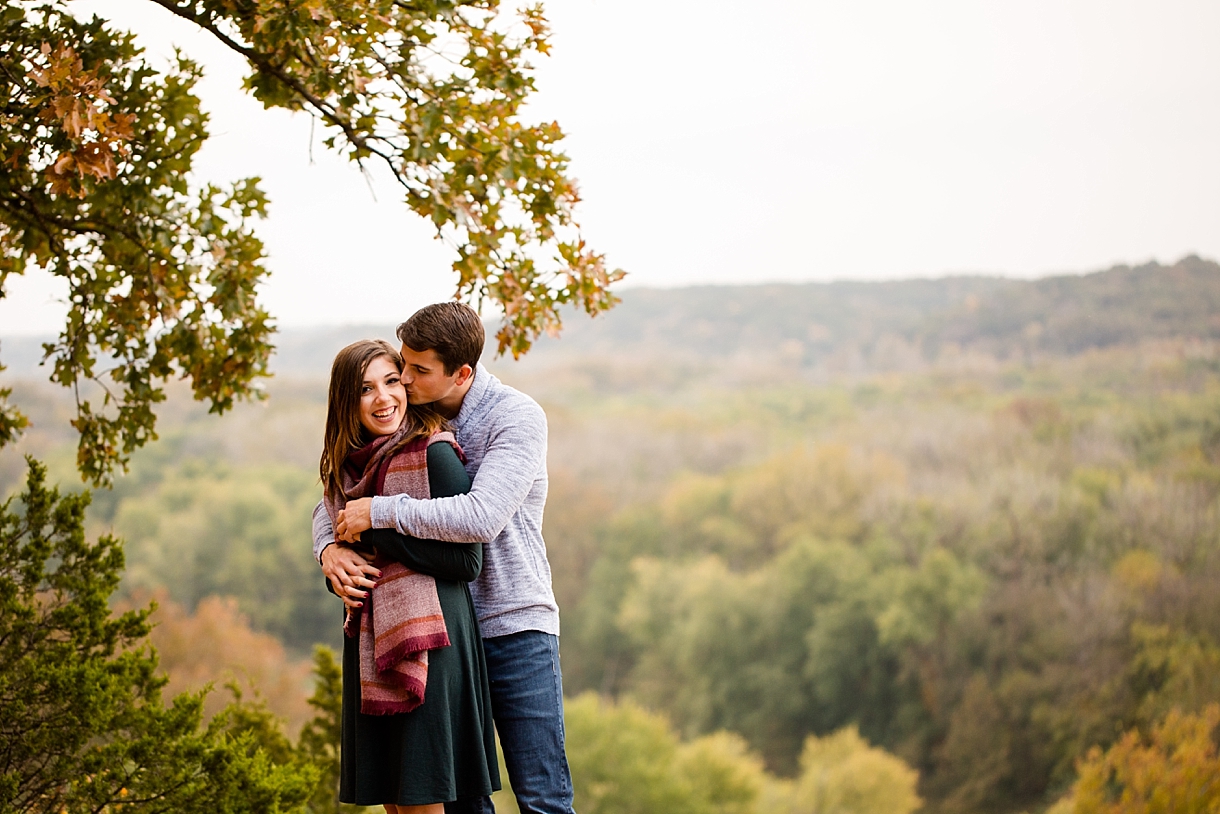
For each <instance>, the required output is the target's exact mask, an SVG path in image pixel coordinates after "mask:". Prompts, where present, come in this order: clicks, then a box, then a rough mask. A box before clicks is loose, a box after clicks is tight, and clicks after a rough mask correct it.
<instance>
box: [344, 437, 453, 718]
mask: <svg viewBox="0 0 1220 814" xmlns="http://www.w3.org/2000/svg"><path fill="white" fill-rule="evenodd" d="M408 431H409V430H408V427H407V422H406V421H404V422H403V426H401V427H400V428H399V429H398V432H395V433H394V434H392V435H386V436H382V437H380V438H375V439H374V440H373V441H371V442H369V443H368V444H366V445H365V446H363V447H361V448H360V449H358V450H356V451H355V452H353V453H351V454H350V455H348V457H347V460H346V461H345V462H344V464H343V470H342V472H341V473H340V474H341V477H342V479H343V490H344V491H345V492H346V493H347V496H348V499H352V500H354V499H357V498H361V497H372V496H374V495H399V494H405V495H409V496H410V497H413V498H419V499H426V498H429V497H431V496H432V494H431V490H430V488H429V486H428V447H429V446H431V445H432V444H435V443H438V442H445V443H449V444H452V445H453V448H454V449H456V450H457V453H458V456H459V457H461V456H462V450H461V447H459V446H458V445H457V440H456V439H455V438H454V437H453V434H452V433H448V432H440V433H437V434H435V435H433V436H431V437H430V438H416V439H414V440H412V441H408V442H406V443H404V442H403V439H404V438H405V437H406V434H407V432H408ZM325 503H326V511H327V513H328V514H329V515H330V519H331V523H334V522H335V518H336V517H337V516H338V514H339V511H340V510H341V509H342V508H343V506H344V505H346V501H345V500H344V499H343V498H342V497H341V496H339V495H333V494H331V493H330V490H329V489H328V490H327V494H326V498H325ZM373 565H374V566H375V567H377V568H378V569H379V570H380V571H381V578H380V579H379V580H377V584H376V586H375V587H374V589H373V590H371V591H369V595H368V596H367V597H366V598H365V600H364V607H363V608H357V609H348V614H347V619H346V621H344V623H343V632H344V634H345V635H347V636H348V637H349V638H350V637H353V636H357V637H358V639H357V646H358V648H359V652H360V711H361V712H363V713H364V714H366V715H392V714H395V713H399V712H410V711H411V710H413V709H415V708H416V707H418V706H419V705H420V704H422V703H423V702H424V690H425V688H426V686H427V682H428V651H429V650H431V649H432V648H436V647H448V646H449V633H448V631H447V630H446V629H445V618H444V616H442V615H441V603H440V599H439V598H438V597H437V594H436V580H434V579H433V578H432V577H430V576H428V575H426V574H420V573H417V572H415V571H412V570H411V569H409V568H407V567H406V566H405V565H403V564H402V563H399V562H397V561H396V560H392V559H390V558H389V557H386V556H384V555H382V554H381V553H379V552H374V557H373ZM374 597H376V600H377V601H376V603H374V601H373V599H374ZM374 604H375V605H376V611H375V612H374ZM361 611H363V612H361ZM357 627H358V631H357V630H356V628H357Z"/></svg>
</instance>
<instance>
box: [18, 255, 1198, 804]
mask: <svg viewBox="0 0 1220 814" xmlns="http://www.w3.org/2000/svg"><path fill="white" fill-rule="evenodd" d="M392 331H393V326H376V327H375V328H374V327H364V328H361V327H356V328H350V329H343V330H328V331H318V332H287V333H286V334H285V335H284V336H283V337H282V340H281V344H280V355H279V357H278V360H277V365H278V368H277V369H278V370H279V374H278V376H277V378H276V379H274V380H272V381H271V382H270V383H269V384H268V391H269V393H270V396H271V397H270V399H269V400H268V401H267V402H266V403H264V404H259V405H251V406H244V407H242V408H240V409H239V410H238V411H237V412H236V414H234V415H232V416H227V417H225V418H224V419H221V420H217V419H215V418H214V417H209V416H207V415H205V414H204V412H203V410H202V409H200V408H198V407H197V406H196V405H194V404H192V403H190V402H189V401H188V400H185V399H171V402H170V404H169V405H168V406H167V409H166V410H165V411H164V413H163V415H164V418H163V419H162V425H161V427H162V433H161V434H162V439H161V441H159V442H158V443H157V444H156V445H153V446H152V447H150V448H149V449H147V450H145V451H142V452H141V453H140V454H138V455H137V456H136V457H135V459H134V461H133V466H132V468H131V472H130V473H129V474H128V475H127V476H126V477H123V478H120V479H119V481H118V483H117V485H116V487H115V488H114V490H112V491H110V492H100V493H98V494H96V495H95V498H94V503H93V507H92V509H91V513H90V515H89V521H90V524H91V525H92V526H93V527H94V529H95V530H102V529H111V528H113V530H114V531H115V532H116V533H118V534H119V535H120V536H122V537H124V538H125V539H126V541H127V547H126V548H127V559H128V568H127V572H126V577H125V580H124V585H123V588H122V591H121V593H122V595H123V601H127V602H133V601H140V600H141V598H143V597H146V596H147V595H148V594H149V593H150V592H156V591H159V592H160V594H159V595H160V596H161V597H162V604H163V606H164V607H163V610H162V611H160V612H159V613H160V614H161V616H162V617H163V618H164V620H165V621H164V622H163V624H162V628H161V629H159V631H160V633H158V634H156V635H160V636H162V639H161V640H160V642H159V643H158V646H159V647H160V648H162V650H163V651H165V652H166V653H167V654H169V653H180V654H181V655H180V656H176V657H174V658H170V659H167V662H168V663H169V667H170V673H171V676H173V675H174V670H175V667H174V664H179V665H180V666H179V667H177V668H176V669H177V670H178V671H179V672H180V673H183V674H186V673H187V672H189V671H191V670H194V671H195V675H196V677H197V680H203V679H204V678H210V679H212V680H217V681H223V680H228V679H227V678H226V677H225V676H226V675H228V674H224V675H222V673H223V670H221V669H220V665H222V664H223V663H231V664H233V665H236V666H234V667H232V668H231V673H232V675H233V676H234V677H235V678H236V680H238V684H239V685H241V684H242V682H243V681H244V682H245V685H251V686H259V685H260V684H261V685H262V687H263V690H262V691H263V692H264V694H266V695H268V696H269V697H271V696H272V695H274V696H275V698H271V700H273V701H276V699H277V698H278V697H281V696H282V697H284V698H288V697H292V691H291V689H290V688H291V687H292V686H299V687H300V689H299V693H298V696H299V699H304V698H305V697H306V696H308V694H309V692H310V687H309V686H308V684H309V682H308V678H307V668H302V667H301V666H300V665H301V664H302V663H303V662H304V660H305V659H306V658H307V655H308V652H309V648H310V646H311V645H312V644H313V643H315V642H325V643H330V644H336V643H337V642H338V615H339V610H338V607H337V604H336V602H335V600H334V599H333V597H331V596H330V595H329V594H326V593H325V591H324V590H323V589H322V586H321V582H320V579H319V576H318V571H317V566H316V565H315V564H314V563H313V561H312V558H311V557H310V555H309V532H308V529H309V510H310V508H311V507H312V505H313V503H314V501H316V499H317V497H318V494H319V491H318V486H317V478H316V460H317V447H318V439H319V438H320V437H321V424H322V418H323V411H324V398H325V375H326V372H327V370H328V367H329V360H330V357H331V356H332V355H333V353H334V351H335V350H336V349H337V348H338V347H339V346H341V345H342V344H343V342H345V341H347V340H348V339H350V338H356V337H362V336H370V335H380V336H383V337H386V338H391V337H392ZM1217 332H1220V267H1218V266H1217V265H1216V264H1214V263H1210V262H1208V261H1203V260H1200V259H1198V258H1193V257H1191V258H1186V259H1184V260H1182V261H1181V262H1179V263H1177V264H1176V265H1174V266H1171V267H1161V266H1157V265H1155V264H1152V265H1148V266H1143V267H1139V268H1126V267H1120V268H1116V269H1112V270H1110V271H1107V272H1101V273H1098V274H1093V275H1086V276H1082V277H1062V278H1051V279H1045V280H1038V281H1011V280H999V279H989V278H958V279H948V280H936V281H910V282H896V283H873V284H866V283H851V284H848V283H837V284H831V285H808V286H757V287H741V288H710V287H709V288H697V289H682V290H674V291H643V290H637V291H628V292H626V293H625V294H624V303H623V304H622V305H621V306H620V307H619V308H618V309H616V310H615V311H614V312H612V313H611V314H610V315H608V316H606V317H603V318H599V319H598V320H596V321H593V322H578V321H576V320H573V324H572V325H571V326H569V328H568V329H567V330H566V331H565V333H564V335H563V337H562V338H561V339H558V340H546V341H544V342H542V343H541V344H540V347H539V348H538V349H537V350H536V351H535V352H534V353H532V354H531V355H530V356H529V357H528V358H527V359H526V360H524V361H523V362H520V363H515V364H514V363H507V362H502V361H498V362H495V363H494V364H493V369H494V370H495V371H496V372H497V373H498V375H501V376H502V377H503V378H504V379H506V380H507V381H509V382H510V383H513V384H516V385H517V386H519V387H521V388H522V389H524V390H526V391H527V392H530V393H531V394H533V395H535V396H536V397H537V398H538V399H539V400H540V401H541V402H542V403H543V405H544V406H545V407H546V409H547V412H548V416H549V418H550V423H551V449H550V470H551V478H552V480H551V495H550V499H549V501H548V506H547V528H546V537H547V541H548V546H549V550H550V557H551V563H552V566H553V569H554V577H555V587H556V592H557V594H558V596H559V601H560V606H561V609H562V614H563V636H562V638H561V642H562V649H563V664H564V671H565V679H566V687H567V689H568V691H569V693H570V694H571V695H572V696H573V699H574V700H573V701H572V703H571V706H572V711H571V712H570V716H569V717H570V723H569V726H570V727H571V730H572V732H571V736H570V738H571V749H572V752H573V765H574V767H575V768H576V770H577V774H578V777H577V785H578V792H580V793H581V794H582V795H585V796H584V798H583V800H582V802H583V803H584V806H583V808H582V810H593V811H606V812H608V811H624V812H626V811H646V810H661V808H665V809H666V810H689V811H692V812H693V811H724V812H728V811H743V812H744V811H753V810H771V811H779V810H791V811H798V810H800V811H822V810H833V806H832V802H833V800H832V799H831V798H833V794H837V793H844V794H846V793H848V792H843V791H842V789H843V788H849V787H851V784H852V783H854V782H856V780H855V779H853V778H858V777H863V776H869V777H878V776H879V777H884V778H888V779H887V780H885V781H884V782H883V783H881V784H880V786H879V787H877V788H875V789H874V792H872V793H873V794H874V796H873V797H868V794H866V793H865V792H860V794H861V795H863V797H861V798H860V799H871V800H873V801H874V802H873V803H868V804H864V803H862V804H861V806H863V807H857V808H854V809H849V810H861V811H863V810H876V811H902V810H910V809H911V808H912V807H913V806H914V805H916V803H917V801H916V798H915V796H914V794H915V792H914V790H912V786H913V784H914V782H915V780H914V775H910V776H909V780H904V778H907V777H908V776H907V775H905V774H903V772H904V771H908V772H909V771H910V770H909V769H907V768H906V767H905V766H904V765H903V764H904V763H905V764H906V766H909V767H911V768H912V769H914V770H915V771H917V772H918V789H917V790H918V794H919V796H920V797H921V798H922V799H923V801H924V805H925V809H926V810H930V811H943V812H967V811H996V812H1010V811H1011V812H1016V811H1022V810H1026V811H1033V810H1040V809H1043V808H1045V807H1046V806H1049V805H1050V804H1052V803H1054V802H1055V801H1056V800H1057V799H1059V798H1060V797H1061V796H1062V795H1063V794H1065V793H1066V792H1067V791H1068V790H1069V788H1070V786H1071V784H1072V783H1073V781H1074V780H1075V778H1076V777H1077V772H1078V766H1080V765H1083V764H1080V763H1079V761H1081V760H1083V759H1084V758H1085V756H1086V755H1087V754H1088V753H1089V750H1090V748H1091V747H1094V746H1099V747H1101V748H1102V749H1106V748H1109V747H1111V746H1113V745H1115V744H1120V742H1121V739H1122V738H1123V736H1124V733H1129V732H1136V733H1144V734H1145V735H1148V736H1149V737H1151V733H1154V732H1160V731H1162V730H1164V731H1169V729H1172V727H1173V726H1178V724H1176V723H1174V721H1175V720H1176V719H1172V718H1170V719H1169V721H1170V722H1169V724H1165V721H1166V720H1167V716H1169V715H1170V713H1171V711H1172V710H1177V711H1178V712H1180V713H1181V714H1184V715H1191V714H1204V713H1205V710H1206V709H1207V705H1208V704H1209V703H1212V702H1217V701H1220V645H1218V643H1220V594H1218V593H1217V592H1216V591H1215V585H1216V584H1218V581H1220V559H1218V547H1217V531H1218V530H1220V524H1218V517H1217V510H1218V508H1220V503H1218V502H1217V499H1218V497H1220V352H1218V348H1217V346H1216V344H1215V340H1216V339H1217ZM26 344H30V343H28V342H27V343H26ZM4 347H5V355H6V358H8V359H14V358H15V357H14V354H13V352H12V351H13V348H12V346H11V345H10V343H9V342H5V345H4ZM13 367H14V369H15V370H18V372H22V371H23V369H22V368H21V362H20V361H19V360H16V361H15V363H14V365H13ZM13 387H14V397H15V399H16V400H18V402H19V403H21V404H24V405H26V406H28V407H29V408H30V410H29V411H30V414H31V416H32V417H33V418H34V422H35V426H34V427H33V428H32V429H31V431H30V432H29V434H28V435H27V437H26V439H25V440H24V441H23V442H22V445H21V446H20V447H18V448H17V449H16V450H6V451H5V452H4V454H3V456H0V489H2V490H3V491H4V492H5V493H7V492H10V491H12V490H13V489H15V488H16V484H17V480H18V479H19V477H20V476H21V472H22V471H23V464H22V462H21V461H20V459H19V455H18V453H19V452H21V451H29V452H34V453H36V454H38V455H40V456H41V457H43V458H45V459H48V460H49V461H50V462H51V464H52V468H53V471H57V472H58V474H59V476H60V480H61V481H63V482H65V483H67V482H70V481H71V480H72V478H73V475H72V454H73V451H72V449H71V446H70V444H69V443H68V441H69V439H68V436H67V435H66V434H63V428H64V427H66V420H65V415H66V414H67V412H66V411H67V410H68V405H67V403H66V401H65V399H64V397H63V395H62V394H61V393H59V392H57V391H54V390H51V389H49V388H48V387H47V386H44V385H41V384H38V383H35V382H33V381H31V380H26V379H19V380H17V381H16V382H14V383H13ZM214 597H232V599H231V600H219V599H215V598H214ZM242 619H244V620H246V621H248V624H249V626H250V628H251V630H247V629H246V628H245V627H244V625H245V624H246V622H243V621H242ZM223 631H246V632H245V633H241V634H240V635H237V634H234V636H231V637H229V639H226V638H225V634H224V633H223ZM260 635H270V636H273V637H274V638H275V640H277V641H278V642H280V643H282V644H283V646H284V648H285V649H284V650H283V651H279V652H276V651H275V650H274V648H272V647H269V646H268V645H267V641H269V640H264V639H258V636H260ZM242 636H245V637H246V638H244V639H243V638H241V637H242ZM175 637H176V638H175ZM192 637H194V638H196V639H198V640H199V641H207V642H212V644H210V645H209V647H212V648H213V649H212V650H209V651H206V652H214V653H217V654H220V655H217V656H216V657H214V658H209V659H200V658H197V657H194V661H193V662H192V661H191V658H192V656H191V655H190V654H191V653H192V648H191V647H190V646H189V644H186V643H187V642H189V641H192V640H193V638H192ZM209 637H210V638H209ZM230 639H233V641H230ZM238 640H240V641H238ZM243 642H244V643H243ZM258 642H262V644H261V645H260V644H258ZM174 648H177V649H176V650H175V649H174ZM252 650H258V651H260V652H261V653H262V655H261V656H260V658H258V659H254V658H250V657H243V656H241V654H242V653H245V652H248V651H252ZM225 654H229V655H225ZM268 654H270V655H268ZM242 658H245V659H246V660H245V661H242ZM175 659H177V661H175ZM269 659H270V661H269ZM271 662H275V663H274V664H272V663H271ZM192 665H194V666H192ZM209 670H211V671H210V672H209ZM243 686H244V685H243ZM588 693H592V694H588ZM577 696H579V697H577ZM276 702H277V703H279V702H278V701H276ZM295 703H296V704H297V707H296V709H297V711H295V712H294V710H293V708H291V705H287V704H285V705H283V708H282V709H277V711H278V712H279V713H280V714H281V715H283V716H285V717H286V718H288V719H290V720H296V721H299V720H303V716H304V715H305V714H306V713H305V712H303V711H302V710H304V707H303V706H302V703H303V702H302V701H301V700H297V701H296V702H295ZM645 710H647V711H645ZM1174 714H1177V713H1174ZM658 715H661V716H664V717H663V718H660V717H656V716H658ZM1200 720H1202V719H1200ZM1157 727H1161V729H1157ZM1167 727H1168V728H1167ZM718 733H719V734H718ZM811 738H812V740H811ZM853 738H855V740H852V739H853ZM1123 748H1129V749H1134V748H1135V747H1134V746H1128V747H1123ZM881 750H884V751H881ZM1213 751H1214V750H1213ZM836 761H837V762H836ZM870 761H871V762H870ZM886 761H889V762H886ZM1099 765H1100V764H1099ZM830 766H838V767H840V768H839V769H835V770H833V771H832V770H831V769H830V768H828V767H830ZM845 766H846V767H849V768H842V767H845ZM870 766H872V767H873V768H868V767H870ZM879 766H884V767H887V768H885V769H884V770H882V769H879V768H877V767H879ZM608 767H609V768H608ZM850 767H855V768H850ZM835 771H838V772H839V775H835ZM616 772H617V773H616ZM831 776H835V777H842V778H846V779H844V780H842V781H841V782H840V786H839V787H836V788H840V791H838V792H835V791H833V789H829V787H820V786H816V783H815V782H814V780H813V779H812V778H815V777H822V778H825V777H831ZM625 778H626V779H625ZM836 782H838V781H836ZM716 784H721V786H716V787H717V788H721V787H722V790H723V793H722V794H720V795H719V796H718V797H716V798H715V799H712V798H707V799H704V797H706V795H704V797H701V796H700V795H701V794H703V791H701V790H704V789H706V788H708V787H710V786H715V785H716ZM811 784H813V785H811ZM832 785H833V784H832ZM875 785H876V784H875ZM815 786H816V787H815ZM852 793H855V792H852ZM884 794H890V795H897V796H891V797H888V798H886V797H884ZM589 795H592V796H589ZM632 795H635V796H632ZM666 795H668V796H666ZM819 795H821V796H819ZM826 795H831V797H827V796H826ZM877 795H882V796H877ZM904 795H905V796H904ZM849 796H850V795H849ZM623 800H628V801H635V802H630V803H627V802H621V801H623ZM716 800H720V801H721V802H716ZM732 800H736V801H737V802H736V803H733V804H732V805H730V803H729V802H724V801H732ZM881 800H888V802H878V801H881ZM616 801H618V802H616ZM661 801H668V802H666V803H664V805H662V802H661ZM819 801H820V802H819ZM734 805H736V806H737V807H736V808H734V807H733V806H734ZM616 806H617V807H616ZM717 806H718V807H717ZM868 806H872V807H871V808H869V807H868ZM1098 810H1101V809H1098Z"/></svg>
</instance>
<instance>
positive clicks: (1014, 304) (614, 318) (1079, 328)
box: [0, 256, 1220, 376]
mask: <svg viewBox="0 0 1220 814" xmlns="http://www.w3.org/2000/svg"><path fill="white" fill-rule="evenodd" d="M622 299H623V302H622V304H621V305H619V306H618V307H616V308H615V309H614V310H612V311H611V312H610V313H608V314H605V315H603V316H601V317H598V318H597V319H588V318H587V317H584V316H583V315H580V314H575V313H573V314H570V315H568V317H567V319H566V324H565V327H564V331H563V333H562V335H561V336H560V337H558V338H550V337H544V338H543V339H542V340H541V341H540V342H539V343H538V345H537V347H536V348H535V350H534V351H533V352H531V353H530V354H529V356H528V357H527V358H526V361H525V367H526V368H536V367H538V366H544V367H549V366H551V365H554V364H564V363H566V362H568V361H570V360H575V359H582V358H589V357H602V358H605V357H614V358H618V359H622V360H628V361H629V360H630V358H631V357H633V356H635V357H639V358H641V359H644V358H647V359H650V360H652V359H655V358H656V357H657V356H658V355H663V356H666V357H670V358H679V359H683V360H686V361H689V360H706V361H707V362H711V363H715V361H717V360H723V359H725V358H729V357H733V356H738V355H757V354H763V355H768V356H771V357H773V358H776V359H780V360H783V361H787V362H791V363H793V364H796V365H798V366H802V367H809V368H816V367H820V366H830V367H839V368H849V369H850V368H856V369H860V368H870V367H889V366H893V365H895V364H899V363H901V362H902V361H903V360H905V362H906V363H907V364H910V363H914V362H915V361H919V360H922V361H931V360H934V359H936V358H937V357H938V356H939V355H940V354H942V353H943V352H945V350H946V349H947V348H949V347H956V348H958V349H961V350H969V351H977V352H983V353H987V354H990V355H993V356H997V357H1000V358H1007V357H1012V356H1017V355H1021V354H1026V355H1028V354H1031V353H1032V354H1040V355H1052V356H1061V355H1071V354H1076V353H1079V352H1081V351H1083V350H1086V349H1088V348H1104V347H1110V346H1114V345H1129V344H1134V343H1137V342H1140V341H1142V340H1147V339H1167V338H1174V337H1191V338H1198V339H1220V265H1217V264H1216V263H1214V262H1212V261H1209V260H1203V259H1200V258H1198V257H1194V256H1191V257H1186V258H1183V259H1182V260H1180V261H1178V262H1177V263H1175V264H1174V265H1172V266H1162V265H1160V264H1157V263H1149V264H1147V265H1143V266H1137V267H1134V268H1132V267H1129V266H1116V267H1114V268H1112V269H1109V270H1108V271H1100V272H1096V273H1093V274H1085V275H1080V276H1060V277H1047V278H1043V279H1040V280H1011V279H1005V278H1000V277H947V278H943V279H937V280H896V281H890V282H836V283H805V284H790V285H778V284H777V285H753V286H695V287H691V288H676V289H646V288H638V289H628V290H626V291H624V292H623V293H622ZM404 316H405V315H404ZM369 336H380V337H382V338H385V339H388V340H390V341H394V326H393V325H349V326H342V327H331V326H326V327H320V328H317V329H302V328H291V329H286V330H284V331H282V332H281V333H280V335H279V336H278V338H277V345H278V348H277V351H276V356H275V359H274V360H273V363H272V367H273V369H274V370H275V371H276V372H278V373H280V374H282V375H290V376H299V375H309V376H314V375H325V374H326V372H327V371H328V370H329V367H330V361H331V359H332V358H333V357H334V353H335V351H336V350H338V349H339V348H340V347H342V346H343V345H344V344H346V343H348V342H351V341H352V340H354V339H358V338H363V337H369ZM41 341H43V340H42V339H31V338H13V339H5V340H3V341H2V342H0V361H3V362H4V364H6V365H8V367H9V371H10V375H14V376H23V375H30V374H39V370H38V369H37V367H36V365H37V361H38V359H39V357H40V356H41V349H40V342H41ZM896 360H898V361H896Z"/></svg>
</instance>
